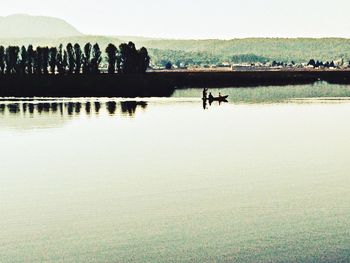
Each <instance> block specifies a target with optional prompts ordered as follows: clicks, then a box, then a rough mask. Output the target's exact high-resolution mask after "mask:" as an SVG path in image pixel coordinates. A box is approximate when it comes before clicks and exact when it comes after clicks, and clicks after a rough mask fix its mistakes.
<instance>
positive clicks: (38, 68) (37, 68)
mask: <svg viewBox="0 0 350 263" xmlns="http://www.w3.org/2000/svg"><path fill="white" fill-rule="evenodd" d="M42 54H43V51H42V47H37V48H36V50H35V52H34V72H35V74H42V59H41V58H42Z"/></svg>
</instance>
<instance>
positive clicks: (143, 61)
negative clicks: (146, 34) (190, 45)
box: [138, 47, 173, 73]
mask: <svg viewBox="0 0 350 263" xmlns="http://www.w3.org/2000/svg"><path fill="white" fill-rule="evenodd" d="M138 53H139V73H145V72H146V71H147V69H148V67H149V63H150V60H151V59H150V57H149V55H148V51H147V49H146V48H145V47H142V48H141V49H140V50H139V51H138ZM169 63H170V62H169ZM170 64H171V63H170ZM172 66H173V65H171V67H170V69H171V68H172Z"/></svg>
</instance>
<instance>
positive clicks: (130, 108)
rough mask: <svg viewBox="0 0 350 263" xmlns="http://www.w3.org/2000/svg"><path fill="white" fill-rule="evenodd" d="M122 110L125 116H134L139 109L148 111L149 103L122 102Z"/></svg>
mask: <svg viewBox="0 0 350 263" xmlns="http://www.w3.org/2000/svg"><path fill="white" fill-rule="evenodd" d="M120 104H121V110H122V114H123V115H129V116H133V115H134V114H135V112H136V109H137V107H139V106H140V107H141V108H142V109H146V107H147V103H146V102H144V101H124V102H121V103H120Z"/></svg>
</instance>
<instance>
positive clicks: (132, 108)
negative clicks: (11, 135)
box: [0, 100, 147, 117]
mask: <svg viewBox="0 0 350 263" xmlns="http://www.w3.org/2000/svg"><path fill="white" fill-rule="evenodd" d="M92 105H94V113H95V114H96V115H98V114H99V113H100V111H101V110H105V111H106V112H107V113H108V114H109V115H116V114H118V113H120V115H122V116H125V115H127V116H130V117H133V116H134V115H135V114H136V112H137V109H138V108H141V109H143V110H144V109H146V108H147V102H144V101H121V102H116V101H107V102H105V104H103V103H101V102H99V101H94V102H93V103H92V102H91V101H87V102H72V101H70V102H27V101H26V102H21V101H18V102H12V101H10V100H9V101H3V102H0V114H1V115H8V114H10V115H12V114H17V115H23V116H26V115H30V116H33V115H36V114H38V115H42V114H58V115H61V116H65V115H68V116H73V115H75V116H77V115H80V114H83V111H82V109H85V113H84V114H85V115H90V114H92V109H91V108H92ZM103 105H105V107H104V106H103ZM118 105H120V112H118Z"/></svg>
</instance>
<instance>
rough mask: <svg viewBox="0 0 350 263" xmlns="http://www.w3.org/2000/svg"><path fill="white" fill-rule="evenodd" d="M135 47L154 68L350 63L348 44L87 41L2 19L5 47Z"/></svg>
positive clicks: (49, 22) (54, 24) (58, 24)
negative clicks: (146, 54)
mask: <svg viewBox="0 0 350 263" xmlns="http://www.w3.org/2000/svg"><path fill="white" fill-rule="evenodd" d="M128 41H133V42H134V43H135V44H136V45H137V46H138V47H141V46H145V47H146V48H147V49H148V50H149V52H150V55H151V58H152V62H153V64H157V65H165V64H166V63H167V62H169V61H170V62H171V63H172V64H174V65H180V64H181V65H184V64H185V65H211V64H219V63H223V62H229V63H255V62H271V61H273V60H276V61H279V62H286V63H289V62H291V61H294V62H297V63H298V62H299V63H300V62H308V61H309V60H310V59H311V58H312V59H315V60H322V61H332V60H337V61H341V60H344V62H345V64H348V61H349V60H350V39H342V38H323V39H312V38H291V39H289V38H245V39H233V40H215V39H214V40H173V39H155V38H147V37H135V36H115V37H113V36H90V35H83V34H81V33H80V32H79V31H77V30H76V29H75V28H74V27H73V26H71V25H69V24H68V23H67V22H65V21H63V20H61V19H57V18H51V17H38V16H28V15H12V16H8V17H3V18H1V17H0V45H3V46H8V45H18V46H22V45H25V46H27V45H29V44H32V45H34V46H38V45H41V46H58V45H59V44H60V43H62V44H64V45H66V44H67V43H69V42H71V43H79V44H80V45H81V46H83V45H84V44H85V43H87V42H91V43H96V42H97V43H99V44H100V46H101V49H103V50H104V49H105V48H106V46H107V45H108V44H109V43H114V44H115V45H119V44H120V43H122V42H128Z"/></svg>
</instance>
